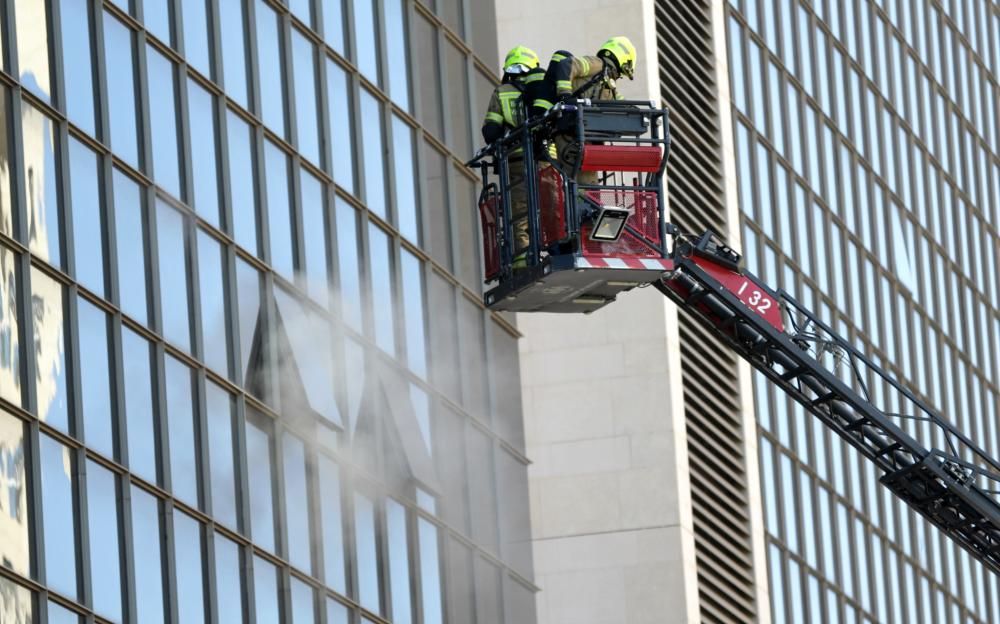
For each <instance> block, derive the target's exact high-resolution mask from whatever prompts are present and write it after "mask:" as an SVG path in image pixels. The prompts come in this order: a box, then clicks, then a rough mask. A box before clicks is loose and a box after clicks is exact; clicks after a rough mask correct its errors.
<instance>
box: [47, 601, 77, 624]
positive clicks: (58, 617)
mask: <svg viewBox="0 0 1000 624" xmlns="http://www.w3.org/2000/svg"><path fill="white" fill-rule="evenodd" d="M47 607H48V610H49V624H80V621H81V620H80V616H79V615H78V614H77V613H75V612H73V611H70V610H69V609H67V608H66V607H64V606H62V605H60V604H57V603H55V602H52V601H51V600H50V601H49V604H48V605H47Z"/></svg>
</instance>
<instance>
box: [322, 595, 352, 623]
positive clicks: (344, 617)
mask: <svg viewBox="0 0 1000 624" xmlns="http://www.w3.org/2000/svg"><path fill="white" fill-rule="evenodd" d="M350 617H351V614H350V613H349V612H348V611H347V607H345V606H344V605H343V604H341V603H339V602H337V601H336V600H334V599H333V598H327V599H326V624H349V621H350Z"/></svg>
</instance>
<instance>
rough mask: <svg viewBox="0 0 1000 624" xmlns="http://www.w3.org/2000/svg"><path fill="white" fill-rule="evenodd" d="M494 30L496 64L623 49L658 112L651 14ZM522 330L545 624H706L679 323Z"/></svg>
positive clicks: (598, 15)
mask: <svg viewBox="0 0 1000 624" xmlns="http://www.w3.org/2000/svg"><path fill="white" fill-rule="evenodd" d="M497 23H498V30H499V34H498V40H499V44H500V45H499V50H500V55H501V56H502V55H503V54H504V53H505V52H506V50H507V49H509V48H511V47H513V46H514V45H527V46H529V47H531V48H532V49H534V50H535V51H536V52H538V53H539V55H540V56H541V58H542V62H543V63H545V62H547V60H548V55H549V54H551V53H552V52H553V51H555V50H557V49H567V50H569V51H571V52H573V53H575V54H594V53H595V52H596V50H597V48H598V47H599V46H600V45H601V43H603V42H604V41H605V40H606V39H608V38H609V37H611V36H614V35H627V36H628V37H629V38H631V39H632V41H633V42H634V43H635V45H636V47H637V49H638V52H639V54H638V59H639V60H638V65H637V72H636V79H635V80H634V81H631V82H630V81H628V80H620V81H619V85H620V86H621V87H622V92H623V94H624V95H625V97H627V98H630V99H643V100H650V99H653V100H656V99H658V92H659V86H658V84H659V83H658V71H657V66H656V64H655V63H654V62H651V59H655V58H656V35H655V22H654V19H653V2H651V1H644V0H626V1H620V2H597V1H584V2H572V3H570V2H546V3H534V2H527V1H522V0H516V1H509V2H503V3H498V4H497ZM557 24H558V25H559V26H558V27H555V26H554V25H557ZM517 323H518V328H519V329H520V330H521V332H522V334H523V335H524V338H522V339H521V343H520V354H521V366H522V386H523V388H524V412H525V422H526V437H527V448H528V456H529V457H530V458H531V460H532V461H533V462H534V463H533V464H532V466H531V467H530V470H529V477H530V486H531V495H532V532H533V537H534V549H535V572H536V583H537V584H538V586H539V587H540V592H539V593H538V614H539V621H540V622H546V623H549V624H564V623H566V624H568V623H571V622H572V623H574V624H599V623H600V624H604V623H608V624H610V623H620V622H628V623H630V624H631V623H639V622H650V623H651V622H662V621H664V617H669V618H670V621H674V622H682V621H687V622H697V621H699V611H698V595H697V590H696V571H695V560H694V535H693V533H692V518H691V498H690V496H691V495H690V491H689V489H688V482H689V479H688V474H687V440H686V430H685V423H684V420H683V406H682V395H681V392H680V364H679V351H680V350H679V345H678V336H677V310H676V309H675V308H674V307H673V306H672V305H670V304H669V302H667V300H666V299H664V298H663V297H662V296H661V295H659V294H658V293H655V292H653V291H652V290H643V291H636V292H632V293H627V294H625V295H623V296H622V297H620V298H619V300H618V301H617V302H615V303H614V304H613V305H611V306H608V307H606V308H604V309H603V310H600V311H598V312H596V313H594V314H592V315H589V316H582V315H548V314H521V315H518V319H517ZM665 614H669V616H665Z"/></svg>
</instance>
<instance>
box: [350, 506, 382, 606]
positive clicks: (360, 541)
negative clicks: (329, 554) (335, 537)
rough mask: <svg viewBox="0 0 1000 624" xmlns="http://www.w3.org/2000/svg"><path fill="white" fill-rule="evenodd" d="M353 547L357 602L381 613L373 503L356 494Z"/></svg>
mask: <svg viewBox="0 0 1000 624" xmlns="http://www.w3.org/2000/svg"><path fill="white" fill-rule="evenodd" d="M354 547H355V549H356V550H357V556H358V587H357V594H358V595H357V599H358V602H360V603H361V606H362V607H365V608H366V609H368V610H370V611H373V612H375V613H381V612H382V610H381V607H380V606H379V590H378V549H377V544H376V541H375V503H373V502H372V500H371V499H370V498H368V497H367V496H364V495H363V494H359V493H357V492H355V493H354Z"/></svg>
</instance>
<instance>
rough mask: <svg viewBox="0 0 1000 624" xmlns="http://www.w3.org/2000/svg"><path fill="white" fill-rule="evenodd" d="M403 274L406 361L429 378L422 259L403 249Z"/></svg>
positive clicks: (414, 370) (401, 259) (416, 371)
mask: <svg viewBox="0 0 1000 624" xmlns="http://www.w3.org/2000/svg"><path fill="white" fill-rule="evenodd" d="M399 259H400V264H401V267H400V268H401V270H402V273H403V276H402V277H403V305H402V308H403V315H404V316H405V317H406V318H405V319H404V321H405V327H406V359H407V361H408V363H409V365H410V370H412V371H413V372H414V373H416V374H417V375H420V376H421V377H423V378H425V379H426V377H427V338H426V335H425V334H426V330H425V328H424V309H425V306H424V279H423V267H422V265H421V264H420V259H419V258H417V257H416V256H415V255H413V254H412V253H410V252H409V251H407V250H406V249H401V250H400V253H399Z"/></svg>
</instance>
